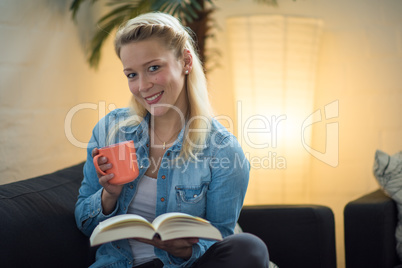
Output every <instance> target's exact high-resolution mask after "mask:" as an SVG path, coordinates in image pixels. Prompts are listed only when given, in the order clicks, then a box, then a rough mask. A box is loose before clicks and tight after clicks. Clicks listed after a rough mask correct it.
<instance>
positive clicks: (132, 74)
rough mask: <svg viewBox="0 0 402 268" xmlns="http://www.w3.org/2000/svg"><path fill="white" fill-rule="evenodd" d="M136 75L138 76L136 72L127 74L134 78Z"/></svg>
mask: <svg viewBox="0 0 402 268" xmlns="http://www.w3.org/2000/svg"><path fill="white" fill-rule="evenodd" d="M135 76H137V74H136V73H129V74H128V75H127V78H134V77H135Z"/></svg>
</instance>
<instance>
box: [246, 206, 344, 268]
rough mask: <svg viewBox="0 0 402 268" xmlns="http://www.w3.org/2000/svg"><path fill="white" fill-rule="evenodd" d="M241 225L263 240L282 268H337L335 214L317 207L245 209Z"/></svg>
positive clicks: (260, 207) (259, 207)
mask: <svg viewBox="0 0 402 268" xmlns="http://www.w3.org/2000/svg"><path fill="white" fill-rule="evenodd" d="M239 225H240V226H241V228H242V229H243V231H244V232H249V233H252V234H255V235H257V236H258V237H260V238H261V239H262V240H263V241H264V242H265V243H266V245H267V247H268V250H269V255H270V260H271V261H272V262H274V263H275V264H277V265H278V266H279V267H280V268H287V267H289V268H293V267H309V268H314V267H317V268H318V267H321V268H335V267H336V247H335V223H334V214H333V213H332V210H331V209H330V208H328V207H325V206H315V205H262V206H245V207H243V210H242V211H241V214H240V218H239Z"/></svg>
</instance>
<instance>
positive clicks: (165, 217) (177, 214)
mask: <svg viewBox="0 0 402 268" xmlns="http://www.w3.org/2000/svg"><path fill="white" fill-rule="evenodd" d="M178 218H183V219H188V221H198V222H203V223H209V221H207V220H205V219H203V218H200V217H195V216H192V215H189V214H185V213H180V212H168V213H165V214H162V215H159V216H158V217H156V218H155V220H154V221H153V222H152V225H153V226H154V228H155V229H156V230H157V229H158V228H159V226H160V225H161V224H162V223H163V222H166V221H169V220H174V219H178Z"/></svg>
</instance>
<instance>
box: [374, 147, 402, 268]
mask: <svg viewBox="0 0 402 268" xmlns="http://www.w3.org/2000/svg"><path fill="white" fill-rule="evenodd" d="M374 176H375V177H376V179H377V181H378V183H379V184H380V186H381V188H382V189H383V190H384V192H385V193H386V194H387V195H389V196H390V197H391V198H392V199H393V200H394V201H395V202H396V204H397V207H398V218H399V222H398V225H397V227H396V232H395V236H396V242H397V246H396V247H397V249H396V250H397V253H398V255H399V258H400V259H401V261H402V151H401V152H399V153H397V154H394V155H392V156H389V155H388V154H386V153H384V152H382V151H380V150H377V151H376V153H375V161H374Z"/></svg>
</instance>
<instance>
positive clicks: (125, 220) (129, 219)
mask: <svg viewBox="0 0 402 268" xmlns="http://www.w3.org/2000/svg"><path fill="white" fill-rule="evenodd" d="M134 222H142V223H143V224H146V225H149V226H150V227H151V228H152V229H154V227H153V226H152V224H151V223H150V222H148V221H147V220H146V219H145V218H144V217H141V216H139V215H135V214H124V215H117V216H114V217H112V218H109V219H107V220H104V221H102V222H100V223H99V231H105V230H109V229H112V228H118V227H122V226H125V225H131V223H134Z"/></svg>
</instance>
